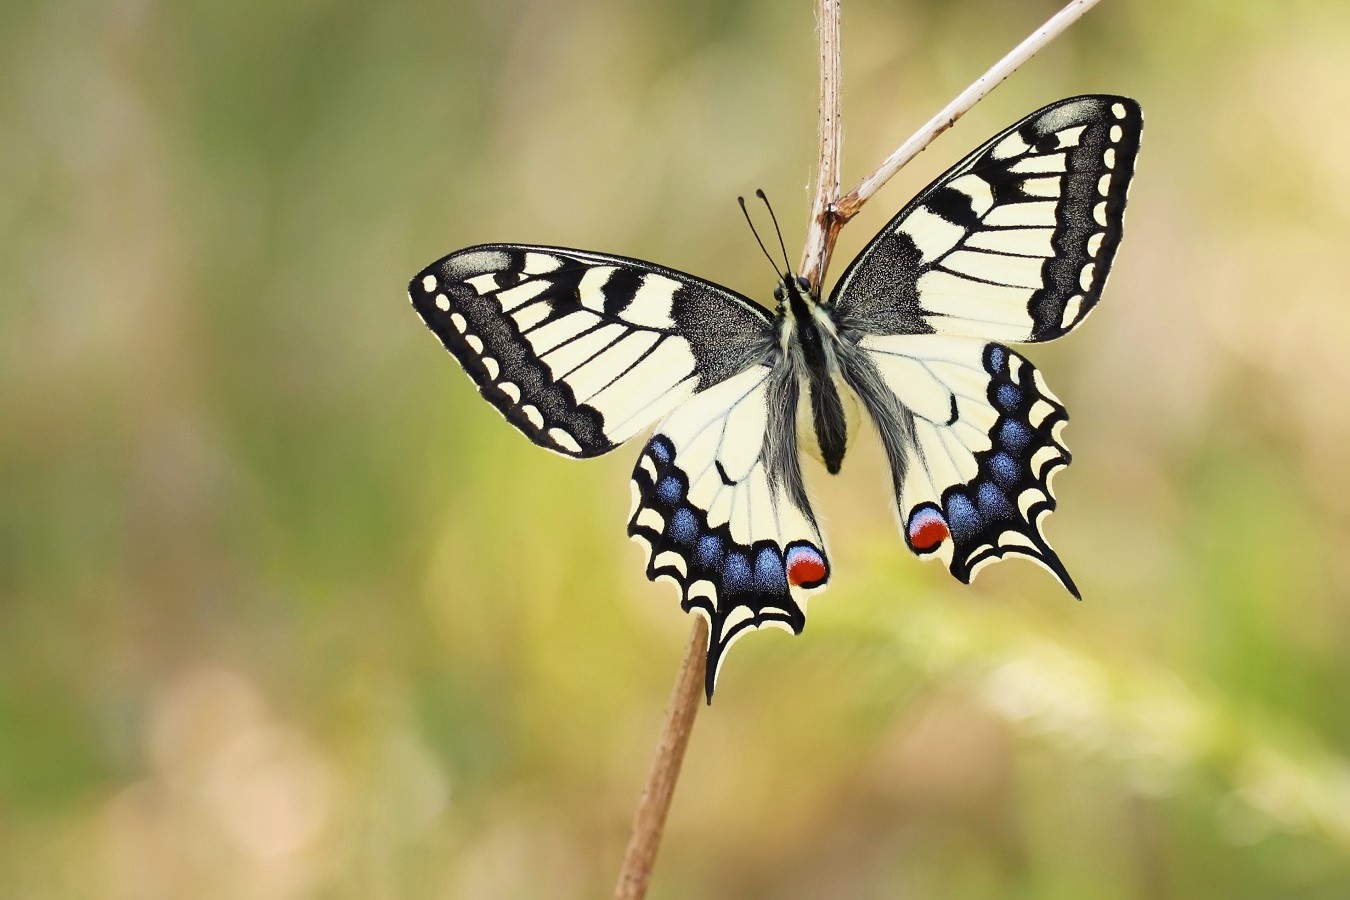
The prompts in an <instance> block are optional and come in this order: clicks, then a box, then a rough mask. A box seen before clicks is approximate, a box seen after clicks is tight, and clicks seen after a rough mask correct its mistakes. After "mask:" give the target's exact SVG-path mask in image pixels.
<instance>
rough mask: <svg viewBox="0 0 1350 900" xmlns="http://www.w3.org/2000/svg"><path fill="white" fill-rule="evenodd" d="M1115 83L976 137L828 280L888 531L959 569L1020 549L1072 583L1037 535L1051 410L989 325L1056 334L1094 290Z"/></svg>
mask: <svg viewBox="0 0 1350 900" xmlns="http://www.w3.org/2000/svg"><path fill="white" fill-rule="evenodd" d="M1141 127H1142V117H1141V114H1140V110H1139V106H1138V104H1136V103H1135V102H1134V101H1132V100H1129V99H1127V98H1124V97H1111V96H1089V97H1076V98H1072V99H1068V100H1063V101H1060V102H1059V103H1055V104H1052V105H1050V106H1047V107H1046V108H1044V109H1042V110H1040V111H1038V112H1036V113H1033V114H1032V115H1030V116H1028V117H1027V118H1026V119H1023V120H1022V121H1021V122H1019V123H1017V124H1016V125H1014V126H1012V127H1011V128H1009V129H1007V130H1006V131H1004V132H1002V133H1001V134H999V135H996V136H995V137H994V138H992V139H991V140H989V141H988V142H987V143H985V144H984V145H983V146H982V147H980V148H979V149H977V150H976V151H975V152H974V153H972V154H970V155H969V156H967V157H966V158H965V159H964V160H962V161H961V162H960V163H958V164H957V165H956V166H954V167H953V168H952V169H951V170H949V171H948V172H947V173H946V174H944V175H943V176H942V177H940V178H939V179H937V180H936V181H935V182H934V183H933V184H932V185H930V186H929V187H928V188H926V189H925V190H924V191H923V192H921V193H920V194H919V196H918V197H916V198H915V199H914V200H913V201H912V202H911V203H910V204H909V205H908V206H907V207H906V208H905V209H904V210H902V211H901V213H900V214H899V215H897V216H896V217H895V218H894V219H893V220H891V222H890V223H889V224H888V225H887V226H886V227H885V228H884V229H882V231H881V233H880V234H878V235H877V237H876V238H875V239H874V240H873V241H872V243H871V244H870V245H869V246H868V247H867V249H866V250H864V251H863V253H862V254H861V255H860V256H859V257H858V259H856V260H855V261H854V262H853V264H852V265H851V266H850V267H849V269H848V270H847V271H846V272H845V274H844V276H843V277H842V278H841V279H840V282H839V284H838V285H837V286H836V287H835V289H834V292H833V294H832V298H831V304H832V306H833V307H834V309H835V312H836V316H837V320H838V322H839V324H840V330H841V334H842V335H843V336H844V337H845V341H844V353H843V354H842V360H841V362H842V364H843V366H842V367H843V371H844V377H845V380H846V381H847V382H848V383H849V385H850V387H852V389H853V390H854V391H855V393H857V394H858V396H859V398H860V399H861V400H862V401H863V404H864V405H865V406H866V407H867V409H868V411H869V413H870V414H871V416H872V419H873V421H874V422H875V423H876V425H877V428H878V430H879V432H880V434H881V437H882V440H883V444H884V445H885V449H886V453H887V456H888V458H889V461H890V465H891V470H892V477H893V480H894V486H895V491H896V501H897V504H898V506H899V513H900V521H901V525H902V528H903V529H904V534H905V540H906V543H907V544H908V546H909V547H910V549H911V550H913V551H914V552H915V553H916V554H919V555H920V556H934V557H938V558H941V559H942V560H943V561H944V562H945V563H946V564H947V566H948V568H949V569H950V571H951V572H952V574H953V575H955V576H956V577H957V578H958V579H960V580H961V581H964V582H968V581H970V579H971V578H972V577H974V575H975V573H976V572H977V571H978V570H979V568H980V567H981V566H983V565H984V564H985V563H988V562H990V561H992V560H994V559H998V558H1000V557H1003V556H1006V555H1009V554H1020V555H1024V556H1028V557H1030V558H1032V559H1033V560H1035V561H1037V562H1039V563H1040V564H1042V565H1043V566H1045V567H1046V568H1047V569H1049V570H1050V571H1051V572H1052V573H1054V575H1055V576H1056V577H1057V578H1058V579H1059V580H1060V582H1061V583H1063V584H1064V586H1065V587H1066V588H1067V589H1068V590H1069V591H1070V592H1071V593H1073V594H1074V596H1078V589H1077V588H1076V587H1075V586H1074V584H1073V581H1072V579H1070V577H1069V574H1068V572H1067V571H1065V568H1064V566H1063V564H1062V563H1061V562H1060V560H1059V558H1058V556H1056V554H1055V553H1054V551H1053V550H1052V549H1051V548H1050V545H1049V543H1048V542H1047V540H1046V538H1045V534H1044V531H1043V530H1042V529H1043V523H1044V518H1045V516H1046V515H1047V514H1048V513H1049V512H1051V511H1052V510H1053V509H1054V508H1055V498H1054V494H1053V493H1052V491H1051V487H1050V479H1051V476H1052V475H1053V474H1054V473H1055V472H1056V471H1058V470H1059V469H1060V468H1062V467H1064V466H1066V465H1068V463H1069V460H1070V455H1069V451H1068V450H1067V449H1066V447H1065V446H1064V444H1063V442H1062V439H1061V435H1060V432H1061V430H1062V427H1063V424H1064V422H1065V421H1067V419H1068V415H1067V413H1066V412H1065V410H1064V407H1063V405H1062V404H1061V403H1060V402H1059V401H1058V400H1057V399H1056V398H1055V396H1054V395H1053V394H1052V393H1051V392H1050V390H1049V388H1048V387H1047V386H1046V385H1045V382H1044V380H1043V379H1042V377H1041V375H1040V373H1039V372H1038V371H1037V370H1036V368H1035V367H1034V366H1033V365H1032V364H1031V363H1030V362H1028V361H1027V360H1026V359H1025V358H1023V357H1022V356H1020V355H1019V354H1017V353H1015V352H1013V351H1012V350H1010V349H1008V348H1007V347H1005V346H1003V345H1002V344H999V343H993V341H1019V342H1034V341H1048V340H1053V339H1054V338H1057V337H1060V336H1062V335H1064V334H1066V333H1068V332H1069V331H1070V330H1072V329H1073V328H1074V327H1075V326H1077V325H1078V324H1079V323H1080V322H1081V321H1082V320H1083V318H1084V317H1085V316H1086V315H1087V314H1088V313H1089V312H1090V311H1091V310H1092V308H1093V307H1094V306H1095V305H1096V303H1097V301H1098V299H1099V298H1100V296H1101V291H1102V287H1103V285H1104V283H1105V281H1106V276H1107V272H1108V270H1109V269H1110V265H1111V261H1112V258H1113V256H1114V254H1115V250H1116V247H1117V245H1118V244H1119V243H1120V236H1121V223H1122V217H1123V213H1124V207H1125V197H1126V192H1127V191H1128V188H1129V183H1130V177H1131V175H1132V174H1133V171H1134V160H1135V155H1136V153H1137V151H1138V148H1139V135H1140V130H1141Z"/></svg>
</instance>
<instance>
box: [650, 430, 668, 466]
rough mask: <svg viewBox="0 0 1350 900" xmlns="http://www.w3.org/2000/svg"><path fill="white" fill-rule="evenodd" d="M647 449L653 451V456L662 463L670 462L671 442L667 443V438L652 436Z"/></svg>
mask: <svg viewBox="0 0 1350 900" xmlns="http://www.w3.org/2000/svg"><path fill="white" fill-rule="evenodd" d="M647 450H648V452H650V453H651V455H652V458H653V459H655V460H656V461H657V462H659V463H661V464H662V465H665V464H666V463H668V462H670V444H669V443H667V441H666V439H665V438H661V437H654V438H652V440H651V443H649V444H648V445H647Z"/></svg>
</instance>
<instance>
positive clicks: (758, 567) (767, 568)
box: [755, 547, 787, 591]
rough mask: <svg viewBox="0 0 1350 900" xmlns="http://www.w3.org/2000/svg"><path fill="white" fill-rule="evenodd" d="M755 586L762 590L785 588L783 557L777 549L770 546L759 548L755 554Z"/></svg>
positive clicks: (785, 578)
mask: <svg viewBox="0 0 1350 900" xmlns="http://www.w3.org/2000/svg"><path fill="white" fill-rule="evenodd" d="M755 586H756V587H757V588H759V589H760V590H762V591H782V590H786V589H787V575H786V574H785V573H784V571H783V559H782V557H780V556H779V555H778V551H777V550H774V549H773V548H771V547H762V548H760V551H759V553H757V554H755Z"/></svg>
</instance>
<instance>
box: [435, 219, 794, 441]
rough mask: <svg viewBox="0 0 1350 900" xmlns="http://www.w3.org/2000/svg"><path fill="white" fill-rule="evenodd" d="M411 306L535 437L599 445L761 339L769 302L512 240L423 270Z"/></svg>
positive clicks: (644, 267)
mask: <svg viewBox="0 0 1350 900" xmlns="http://www.w3.org/2000/svg"><path fill="white" fill-rule="evenodd" d="M408 292H409V294H410V296H411V297H412V302H413V306H414V307H415V308H416V309H417V312H418V313H419V314H420V315H421V316H422V319H423V320H424V321H425V322H426V324H427V326H428V327H429V328H431V330H432V331H433V332H435V333H436V335H437V337H439V338H440V339H441V342H442V343H443V344H444V345H445V347H446V349H448V350H449V351H450V352H451V353H453V354H454V355H455V358H456V359H458V360H459V362H460V364H461V365H462V366H463V367H464V370H465V371H466V372H468V373H469V375H470V377H472V378H473V380H474V382H475V383H476V384H477V385H478V388H479V391H480V392H481V393H482V395H483V397H484V398H485V399H487V400H488V401H489V402H490V403H491V404H492V405H493V406H495V407H496V408H497V409H498V411H500V412H501V414H502V415H503V416H505V417H506V419H507V421H509V422H510V423H511V424H512V425H514V426H515V427H516V428H518V429H519V430H520V431H522V432H523V433H524V434H525V435H526V436H527V437H529V438H530V440H532V441H534V442H535V443H536V444H539V445H540V446H543V447H547V448H548V449H550V450H554V451H557V452H558V453H562V454H565V455H567V456H574V457H588V456H598V455H599V454H602V453H606V452H608V451H610V450H612V449H614V448H615V447H617V446H618V445H619V444H620V443H622V442H623V441H625V440H627V439H628V438H630V437H632V436H633V435H635V434H637V433H638V432H639V431H641V430H643V429H644V428H646V427H647V426H649V425H650V424H651V423H652V422H654V421H656V420H657V419H659V418H660V417H661V416H663V415H664V414H665V413H667V412H669V411H670V410H672V409H674V408H675V407H676V406H678V405H679V403H680V402H681V401H683V400H685V399H687V398H688V397H690V396H692V395H693V394H694V393H695V392H696V391H698V390H699V389H701V388H703V387H706V386H708V385H711V384H716V383H718V382H719V381H722V380H723V379H725V378H727V377H729V376H731V375H733V374H735V373H736V372H738V371H740V370H742V369H744V368H745V367H746V366H747V365H750V364H752V363H753V362H755V361H757V360H760V359H762V358H763V357H764V355H765V354H766V353H767V352H768V351H769V348H770V344H771V331H770V326H769V317H768V314H767V313H766V312H765V311H764V310H763V309H762V308H760V307H759V306H756V305H755V304H753V303H751V302H750V301H749V300H747V299H745V298H744V297H741V296H739V295H737V294H735V293H733V292H731V291H728V290H726V289H725V288H720V287H718V286H716V285H713V284H709V283H708V282H706V281H701V280H699V279H697V278H694V277H693V276H690V275H685V274H683V273H680V272H675V271H673V270H670V269H666V268H663V267H660V266H655V265H652V264H651V263H645V262H641V261H639V260H633V259H625V258H622V257H616V256H605V255H602V254H598V253H586V252H582V251H578V250H565V249H561V248H556V247H532V246H523V245H512V244H495V245H484V246H480V247H470V248H468V249H467V250H461V251H459V252H458V253H453V254H451V255H450V256H447V257H445V258H444V259H441V260H439V261H437V262H435V263H433V264H432V265H430V266H428V267H427V268H426V269H424V270H423V271H421V272H419V273H418V274H417V275H416V276H415V277H414V278H413V280H412V283H411V284H410V285H409V288H408Z"/></svg>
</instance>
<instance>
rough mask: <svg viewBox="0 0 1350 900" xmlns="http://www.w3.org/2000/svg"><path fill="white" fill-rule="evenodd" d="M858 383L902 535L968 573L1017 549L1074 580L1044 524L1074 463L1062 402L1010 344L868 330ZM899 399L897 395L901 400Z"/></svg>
mask: <svg viewBox="0 0 1350 900" xmlns="http://www.w3.org/2000/svg"><path fill="white" fill-rule="evenodd" d="M859 350H860V351H861V354H860V355H858V356H854V357H852V359H851V362H852V365H851V366H850V374H849V376H848V378H849V380H850V382H851V383H853V384H854V385H855V390H857V391H858V393H859V395H860V396H861V397H862V398H863V400H864V403H865V405H866V406H867V407H868V408H869V410H871V411H872V414H873V418H874V419H875V421H876V424H877V426H878V428H879V429H880V430H881V431H882V433H883V435H885V434H902V435H906V436H907V437H906V439H905V440H903V441H899V442H892V441H883V444H884V445H885V448H886V451H887V454H888V456H889V457H890V463H891V469H892V474H893V478H894V480H895V487H896V503H897V509H898V512H899V518H900V523H901V528H902V530H903V533H904V537H905V542H906V544H907V545H908V546H909V548H910V550H912V551H913V552H914V553H915V554H917V555H919V556H921V557H928V556H935V557H937V558H940V559H942V560H943V562H945V563H946V565H947V567H948V568H949V569H950V570H951V573H952V574H953V575H955V576H956V577H957V578H958V579H960V580H961V581H963V582H969V581H970V580H971V578H973V577H974V575H975V573H976V572H977V571H978V570H979V569H980V568H981V567H982V566H983V565H984V564H985V563H987V562H990V561H992V560H995V559H999V558H1001V557H1004V556H1007V555H1009V554H1020V555H1023V556H1027V557H1030V558H1031V559H1033V560H1035V561H1036V562H1038V563H1040V564H1041V565H1043V566H1045V568H1047V569H1049V570H1050V572H1051V573H1053V574H1054V575H1055V577H1057V578H1058V579H1059V580H1060V582H1061V583H1062V584H1063V585H1064V586H1065V587H1066V588H1068V590H1069V591H1070V592H1071V593H1072V594H1073V595H1074V596H1078V589H1077V588H1076V587H1075V586H1074V583H1073V580H1072V579H1071V578H1070V577H1069V573H1068V572H1067V571H1066V570H1065V568H1064V566H1063V564H1062V563H1061V562H1060V560H1059V557H1058V556H1057V555H1056V554H1055V552H1054V550H1052V549H1051V548H1050V544H1049V542H1048V541H1047V540H1046V538H1045V533H1044V531H1043V526H1044V518H1045V516H1046V515H1047V514H1049V513H1050V512H1051V511H1052V510H1054V508H1055V497H1054V493H1053V492H1052V491H1051V486H1050V481H1051V477H1052V476H1053V475H1054V473H1055V472H1057V471H1058V470H1059V469H1060V468H1062V467H1064V466H1066V465H1068V464H1069V460H1070V455H1069V451H1068V449H1067V448H1066V447H1065V446H1064V443H1063V439H1062V436H1061V433H1060V432H1061V431H1062V429H1063V426H1064V423H1065V422H1066V421H1067V420H1068V414H1067V413H1066V412H1065V410H1064V406H1063V405H1062V404H1061V403H1060V402H1059V400H1058V399H1056V398H1055V396H1054V395H1053V394H1052V393H1051V392H1050V390H1049V388H1048V387H1046V385H1045V382H1044V380H1043V379H1042V378H1041V374H1040V372H1038V371H1037V370H1036V368H1035V366H1033V365H1032V364H1031V363H1030V362H1028V361H1027V360H1026V359H1024V358H1023V357H1022V356H1020V355H1018V354H1017V353H1015V352H1013V351H1012V350H1010V349H1008V348H1007V347H1005V346H1003V345H1002V344H997V343H991V342H986V341H981V340H977V339H974V338H966V337H956V336H945V335H890V336H876V335H872V336H868V337H865V338H863V340H862V341H861V343H860V344H859ZM895 399H898V401H899V402H898V403H897V402H894V400H895Z"/></svg>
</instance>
